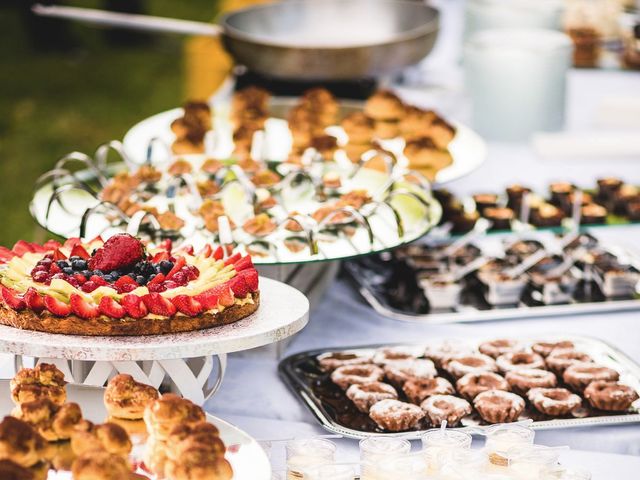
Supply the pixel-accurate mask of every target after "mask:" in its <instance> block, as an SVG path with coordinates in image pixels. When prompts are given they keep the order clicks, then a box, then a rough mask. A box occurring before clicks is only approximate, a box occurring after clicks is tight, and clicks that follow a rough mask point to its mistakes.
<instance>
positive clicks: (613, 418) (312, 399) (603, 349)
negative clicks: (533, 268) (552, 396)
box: [278, 335, 640, 440]
mask: <svg viewBox="0 0 640 480" xmlns="http://www.w3.org/2000/svg"><path fill="white" fill-rule="evenodd" d="M494 338H495V337H492V338H485V339H477V340H463V339H446V338H442V339H434V340H432V341H429V342H426V343H420V344H377V345H367V346H356V347H344V348H327V349H315V350H308V351H305V352H301V353H297V354H295V355H291V356H289V357H287V358H285V359H284V360H282V361H281V362H280V365H279V366H278V372H279V374H280V377H281V378H282V379H283V381H284V382H285V383H286V385H287V386H288V387H289V388H290V390H291V391H292V392H293V393H294V394H295V395H296V396H298V397H299V399H300V400H301V401H302V403H303V404H304V405H305V406H306V407H307V408H308V409H309V410H310V411H311V413H313V415H314V416H315V417H316V419H317V420H318V421H319V422H320V424H321V425H322V427H323V428H325V429H326V430H328V431H330V432H333V433H336V434H339V435H343V436H345V437H349V438H356V439H363V438H368V437H372V436H380V435H381V434H382V435H388V436H401V437H403V438H407V439H409V440H416V439H419V438H420V436H421V435H422V434H423V433H424V430H415V431H408V432H401V433H380V432H365V431H360V430H354V429H352V428H349V427H346V426H344V425H341V424H340V423H338V422H337V421H335V420H334V419H333V418H332V416H331V415H330V413H329V412H328V410H327V408H326V406H325V405H324V404H323V403H322V401H321V400H320V399H319V398H318V397H317V396H316V394H315V393H314V392H313V389H312V388H311V385H310V382H308V381H305V379H304V378H303V376H302V375H301V369H300V366H301V365H302V364H303V363H304V362H310V361H311V362H313V361H315V359H316V358H317V357H318V356H319V355H322V354H324V353H337V352H356V353H358V352H359V353H362V354H369V353H372V352H373V351H374V350H375V349H377V348H382V347H390V346H391V347H396V346H399V347H408V348H415V349H416V350H417V351H424V349H425V348H426V347H427V345H433V344H437V343H442V342H447V343H450V344H454V345H460V346H462V347H471V348H474V349H476V348H477V347H478V345H479V344H480V343H482V342H484V341H488V340H493V339H494ZM512 338H516V339H517V340H519V341H521V342H522V343H525V344H533V343H535V342H540V341H545V342H552V341H560V340H570V341H572V342H574V344H575V345H576V349H578V350H580V351H583V352H585V353H587V354H588V355H590V356H591V357H592V358H593V360H594V361H595V362H596V363H599V364H602V365H605V366H607V367H610V368H613V369H615V370H617V371H618V372H619V373H620V381H621V382H622V383H624V384H626V385H629V386H631V387H633V388H634V389H635V390H636V391H637V392H638V393H639V394H640V365H639V364H638V363H636V362H635V361H634V360H632V359H631V358H630V357H628V356H627V355H626V354H625V353H623V352H622V351H620V350H618V349H617V348H615V347H613V346H611V345H609V344H608V343H606V342H604V341H602V340H598V339H596V338H591V337H583V336H576V335H563V336H554V335H545V336H541V337H535V338H534V337H521V338H517V337H512ZM633 409H634V410H635V413H627V414H623V415H618V414H611V415H604V416H593V417H585V418H558V419H551V420H542V421H534V422H533V423H532V424H531V427H532V428H534V429H536V430H555V429H565V428H577V427H595V426H600V425H621V424H629V423H640V413H639V409H640V401H636V402H635V404H634V406H633ZM525 412H526V410H525ZM524 415H525V414H524V413H523V415H522V416H521V418H520V420H526V419H527V418H526V417H525V416H524ZM469 427H472V428H469ZM465 428H469V430H470V433H473V431H474V430H476V429H477V428H483V427H482V426H480V425H479V423H478V422H477V421H476V420H475V419H473V418H472V417H465V418H464V419H462V421H461V426H459V427H454V428H453V429H462V430H464V429H465Z"/></svg>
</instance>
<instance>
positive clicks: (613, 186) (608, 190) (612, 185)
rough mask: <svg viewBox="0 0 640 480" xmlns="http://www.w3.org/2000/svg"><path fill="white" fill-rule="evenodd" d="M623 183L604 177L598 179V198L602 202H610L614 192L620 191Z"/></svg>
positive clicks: (616, 179)
mask: <svg viewBox="0 0 640 480" xmlns="http://www.w3.org/2000/svg"><path fill="white" fill-rule="evenodd" d="M623 183H624V182H623V181H622V180H620V179H619V178H614V177H605V178H599V179H598V197H600V198H602V199H603V200H611V199H613V198H614V196H615V194H616V192H617V191H618V190H620V188H621V187H622V185H623Z"/></svg>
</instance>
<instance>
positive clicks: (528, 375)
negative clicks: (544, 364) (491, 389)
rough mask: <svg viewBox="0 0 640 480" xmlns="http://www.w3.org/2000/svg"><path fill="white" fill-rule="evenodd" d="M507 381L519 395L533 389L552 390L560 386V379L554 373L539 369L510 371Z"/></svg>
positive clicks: (506, 376) (506, 377)
mask: <svg viewBox="0 0 640 480" xmlns="http://www.w3.org/2000/svg"><path fill="white" fill-rule="evenodd" d="M505 379H506V380H507V382H508V383H509V385H510V386H511V389H512V390H513V391H514V392H516V393H518V394H525V393H527V392H528V391H529V390H531V389H532V388H552V387H555V386H556V385H557V384H558V379H557V378H556V376H555V375H554V374H553V373H552V372H549V371H547V370H542V369H539V368H524V369H521V370H510V371H508V372H507V374H506V375H505Z"/></svg>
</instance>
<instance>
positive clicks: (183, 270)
mask: <svg viewBox="0 0 640 480" xmlns="http://www.w3.org/2000/svg"><path fill="white" fill-rule="evenodd" d="M89 252H91V253H89ZM0 253H2V255H0V294H1V299H0V312H1V313H2V315H0V323H3V324H5V325H9V326H13V327H17V328H22V329H27V330H38V331H44V332H52V333H62V334H69V335H153V334H163V333H176V332H185V331H192V330H198V329H202V328H209V327H213V326H216V325H222V324H226V323H232V322H235V321H238V320H240V319H242V318H244V317H246V316H248V315H250V314H251V313H253V312H255V311H256V309H257V308H258V305H259V301H260V293H259V288H258V287H259V286H258V272H257V271H256V269H255V268H254V266H253V263H252V262H251V258H250V257H246V256H245V257H243V256H241V255H240V254H235V255H232V256H230V257H228V258H227V259H226V260H224V259H223V257H224V251H223V250H222V249H221V248H220V247H218V248H215V247H212V246H211V245H207V246H205V248H203V249H201V250H200V251H199V252H198V253H194V249H193V247H182V248H180V249H173V246H172V243H171V241H164V242H161V243H160V244H158V245H156V246H151V245H145V244H143V243H142V242H141V241H140V240H138V239H137V238H135V237H133V236H131V235H128V234H124V233H122V234H117V235H114V236H112V237H110V238H109V239H107V240H106V241H103V240H102V238H100V237H97V238H95V239H93V240H91V241H89V242H86V243H83V242H82V241H81V240H80V239H77V238H73V239H69V240H67V241H66V242H65V243H64V245H61V244H59V243H58V242H54V241H49V242H47V243H45V244H44V245H37V244H33V243H29V242H24V241H20V242H18V243H17V244H16V245H15V246H14V248H13V249H12V250H8V249H6V252H5V250H2V252H0Z"/></svg>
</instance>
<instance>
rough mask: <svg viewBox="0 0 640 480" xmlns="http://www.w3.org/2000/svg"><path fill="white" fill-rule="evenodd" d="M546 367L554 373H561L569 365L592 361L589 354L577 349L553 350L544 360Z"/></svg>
mask: <svg viewBox="0 0 640 480" xmlns="http://www.w3.org/2000/svg"><path fill="white" fill-rule="evenodd" d="M546 363H547V367H549V370H551V371H552V372H553V373H555V374H556V375H562V374H563V373H564V371H565V370H566V369H567V368H569V367H570V366H571V365H575V364H578V363H593V360H592V359H591V357H590V356H589V355H587V354H586V353H583V352H579V351H578V350H554V351H553V352H551V354H549V356H548V357H547V360H546Z"/></svg>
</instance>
